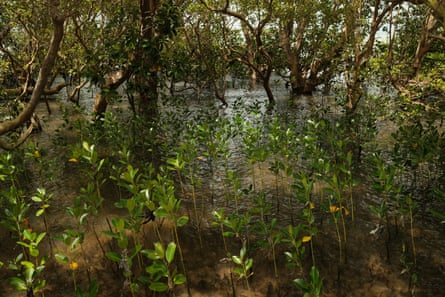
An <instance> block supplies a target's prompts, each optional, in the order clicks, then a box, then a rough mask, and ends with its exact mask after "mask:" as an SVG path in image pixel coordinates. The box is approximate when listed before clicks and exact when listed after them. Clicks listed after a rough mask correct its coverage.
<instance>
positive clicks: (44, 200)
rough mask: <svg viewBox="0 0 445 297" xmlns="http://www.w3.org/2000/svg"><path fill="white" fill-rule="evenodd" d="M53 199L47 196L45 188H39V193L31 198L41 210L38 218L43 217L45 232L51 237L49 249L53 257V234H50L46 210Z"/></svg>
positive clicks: (37, 215) (50, 195) (38, 211)
mask: <svg viewBox="0 0 445 297" xmlns="http://www.w3.org/2000/svg"><path fill="white" fill-rule="evenodd" d="M52 198H53V195H52V194H48V195H47V194H46V190H45V189H43V188H38V189H37V193H36V194H35V195H34V196H32V197H31V200H32V201H34V202H36V203H38V204H39V206H38V207H39V209H38V210H37V212H36V217H40V216H41V215H43V224H44V225H45V232H46V234H48V237H49V247H50V252H51V255H52V254H53V242H52V238H51V234H50V233H49V226H48V220H47V217H46V209H47V208H49V206H50V204H49V201H50V200H51V199H52Z"/></svg>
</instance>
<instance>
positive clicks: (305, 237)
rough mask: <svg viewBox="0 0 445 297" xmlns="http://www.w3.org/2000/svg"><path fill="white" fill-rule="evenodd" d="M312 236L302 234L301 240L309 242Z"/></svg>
mask: <svg viewBox="0 0 445 297" xmlns="http://www.w3.org/2000/svg"><path fill="white" fill-rule="evenodd" d="M311 239H312V236H303V238H302V239H301V242H309V241H311Z"/></svg>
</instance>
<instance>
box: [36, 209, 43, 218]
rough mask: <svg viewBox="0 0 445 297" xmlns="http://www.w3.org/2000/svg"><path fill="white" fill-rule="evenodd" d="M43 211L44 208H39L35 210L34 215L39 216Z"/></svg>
mask: <svg viewBox="0 0 445 297" xmlns="http://www.w3.org/2000/svg"><path fill="white" fill-rule="evenodd" d="M44 212H45V210H44V209H42V208H41V209H39V210H37V211H36V217H40V216H41V215H42V214H43V213H44Z"/></svg>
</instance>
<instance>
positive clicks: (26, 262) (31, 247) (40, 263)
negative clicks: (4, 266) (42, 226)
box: [9, 229, 48, 297]
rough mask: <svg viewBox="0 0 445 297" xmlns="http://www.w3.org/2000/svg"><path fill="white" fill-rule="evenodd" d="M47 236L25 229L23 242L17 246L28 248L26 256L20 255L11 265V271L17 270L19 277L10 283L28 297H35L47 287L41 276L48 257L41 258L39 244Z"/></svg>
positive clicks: (12, 278)
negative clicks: (24, 292)
mask: <svg viewBox="0 0 445 297" xmlns="http://www.w3.org/2000/svg"><path fill="white" fill-rule="evenodd" d="M45 236H46V233H45V232H43V233H39V234H37V233H36V232H32V231H30V230H28V229H25V230H24V231H23V240H22V241H18V242H17V244H19V245H21V246H23V247H24V248H26V249H27V253H26V255H25V256H24V255H23V253H21V254H19V255H18V256H17V257H16V258H15V260H14V261H13V262H10V264H9V269H11V270H15V271H17V273H18V275H17V276H15V277H11V278H10V279H9V281H10V283H11V284H12V285H13V287H14V288H15V289H16V290H19V291H26V296H27V297H34V293H37V292H40V291H42V290H43V288H44V287H45V285H46V280H44V279H40V274H41V273H42V271H43V269H45V264H46V261H47V259H48V257H47V256H43V257H39V255H40V251H39V244H40V243H41V242H42V240H43V238H44V237H45ZM42 294H43V292H42ZM43 296H44V295H43Z"/></svg>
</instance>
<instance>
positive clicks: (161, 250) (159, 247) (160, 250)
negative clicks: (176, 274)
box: [154, 241, 164, 259]
mask: <svg viewBox="0 0 445 297" xmlns="http://www.w3.org/2000/svg"><path fill="white" fill-rule="evenodd" d="M154 245H155V252H156V255H157V256H158V259H164V247H163V246H162V243H160V242H159V241H158V242H155V244H154Z"/></svg>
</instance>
